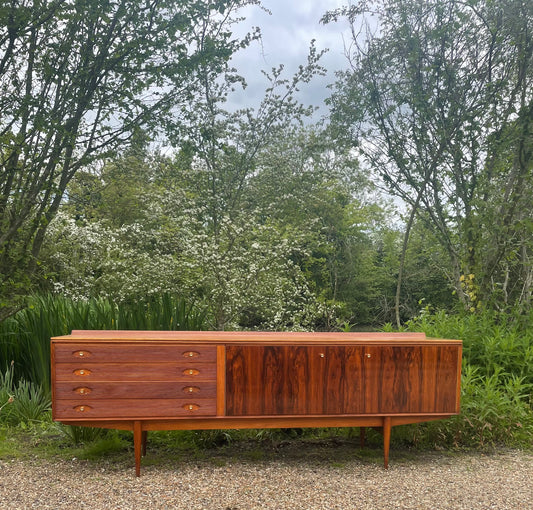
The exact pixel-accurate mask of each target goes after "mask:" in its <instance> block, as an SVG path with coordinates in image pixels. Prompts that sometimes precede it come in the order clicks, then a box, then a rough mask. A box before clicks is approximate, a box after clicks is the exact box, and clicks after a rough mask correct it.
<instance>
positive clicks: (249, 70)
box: [234, 0, 348, 115]
mask: <svg viewBox="0 0 533 510" xmlns="http://www.w3.org/2000/svg"><path fill="white" fill-rule="evenodd" d="M347 3H348V0H263V5H264V7H265V8H267V9H269V10H270V11H271V14H268V13H266V12H264V11H263V10H261V9H259V8H258V7H254V6H251V7H248V8H247V9H246V10H245V11H243V16H245V17H246V20H245V21H244V22H242V24H241V26H240V27H239V28H240V30H242V31H243V33H244V32H246V31H248V30H250V29H251V27H253V26H258V27H260V28H261V32H262V35H263V40H262V44H259V43H257V42H255V43H253V44H252V45H251V46H250V47H249V48H247V49H246V50H245V51H242V52H241V53H240V54H239V55H238V56H237V57H236V58H235V59H234V65H235V67H236V68H237V69H238V70H239V72H240V74H242V75H243V76H244V77H245V78H246V80H247V82H248V87H247V88H246V89H245V90H244V91H243V92H242V93H241V94H240V95H238V96H237V97H236V98H235V99H234V101H235V105H236V106H238V107H239V106H240V107H243V106H254V105H256V104H257V102H258V101H260V99H261V98H262V96H263V92H264V89H265V86H266V81H265V79H264V77H263V75H262V74H261V72H260V71H261V69H264V70H265V71H269V70H270V69H271V68H272V67H277V66H278V65H279V64H283V65H284V66H285V73H286V74H285V76H286V77H287V78H290V77H291V76H292V74H293V72H294V71H295V70H296V69H297V68H298V66H299V65H300V64H305V63H306V61H307V55H308V50H309V45H310V43H311V40H313V39H315V40H316V47H317V50H322V49H325V48H329V51H328V52H327V53H326V54H325V55H324V56H323V57H322V60H321V62H322V65H323V66H324V67H325V68H327V70H328V74H327V76H325V77H316V78H315V79H314V80H313V81H312V82H311V83H310V84H308V85H306V86H304V87H302V91H301V93H300V96H299V99H300V100H301V101H302V102H303V103H305V104H314V105H316V106H320V105H322V108H321V109H320V112H319V115H321V114H325V113H326V109H325V108H324V106H323V102H324V99H325V98H326V97H328V95H329V93H330V92H329V90H328V89H327V85H328V84H330V83H332V82H333V81H334V79H335V76H334V73H335V71H337V70H339V69H342V68H346V57H345V56H344V39H346V40H347V37H348V36H347V25H346V24H345V23H342V22H338V23H331V24H328V25H323V24H321V23H320V18H321V17H322V16H323V15H324V13H325V12H326V11H328V10H333V9H336V8H338V7H341V6H343V5H346V4H347Z"/></svg>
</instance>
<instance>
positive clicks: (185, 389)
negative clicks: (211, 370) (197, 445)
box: [55, 381, 217, 402]
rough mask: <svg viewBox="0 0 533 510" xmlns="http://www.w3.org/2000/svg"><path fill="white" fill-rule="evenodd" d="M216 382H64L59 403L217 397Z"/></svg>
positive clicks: (58, 391) (59, 388) (57, 391)
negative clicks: (118, 399)
mask: <svg viewBox="0 0 533 510" xmlns="http://www.w3.org/2000/svg"><path fill="white" fill-rule="evenodd" d="M216 394H217V391H216V383H215V382H204V381H193V382H189V381H183V382H181V383H180V382H171V383H169V382H146V383H145V382H127V383H122V382H118V383H116V382H90V381H89V382H82V383H81V384H79V383H77V382H73V381H69V382H60V383H57V384H56V386H55V398H56V399H58V400H72V399H78V400H79V401H80V402H85V401H88V400H101V399H117V398H120V399H122V398H124V399H144V398H147V399H148V398H153V399H176V398H194V399H205V398H216Z"/></svg>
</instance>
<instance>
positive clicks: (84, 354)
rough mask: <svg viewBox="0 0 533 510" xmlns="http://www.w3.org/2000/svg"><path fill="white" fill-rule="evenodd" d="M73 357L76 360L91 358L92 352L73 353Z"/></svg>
mask: <svg viewBox="0 0 533 510" xmlns="http://www.w3.org/2000/svg"><path fill="white" fill-rule="evenodd" d="M72 355H73V356H74V357H75V358H90V357H91V355H92V353H91V352H90V351H76V352H73V353H72Z"/></svg>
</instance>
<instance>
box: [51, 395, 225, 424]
mask: <svg viewBox="0 0 533 510" xmlns="http://www.w3.org/2000/svg"><path fill="white" fill-rule="evenodd" d="M52 412H53V416H54V420H66V419H73V420H75V419H77V420H92V419H99V418H112V419H116V420H119V419H123V418H129V419H137V418H161V419H164V418H177V417H182V418H187V417H193V416H215V414H216V400H215V399H110V400H85V399H83V400H80V399H76V400H56V401H55V402H54V405H53V408H52Z"/></svg>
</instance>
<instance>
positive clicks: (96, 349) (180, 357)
mask: <svg viewBox="0 0 533 510" xmlns="http://www.w3.org/2000/svg"><path fill="white" fill-rule="evenodd" d="M54 356H55V362H56V363H68V362H72V361H79V360H83V361H88V362H109V363H114V362H147V363H150V362H169V361H176V362H180V363H181V362H186V363H198V362H200V363H214V362H215V361H216V359H217V350H216V347H213V346H202V345H200V346H199V345H163V344H141V345H135V344H91V343H79V344H54Z"/></svg>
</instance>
